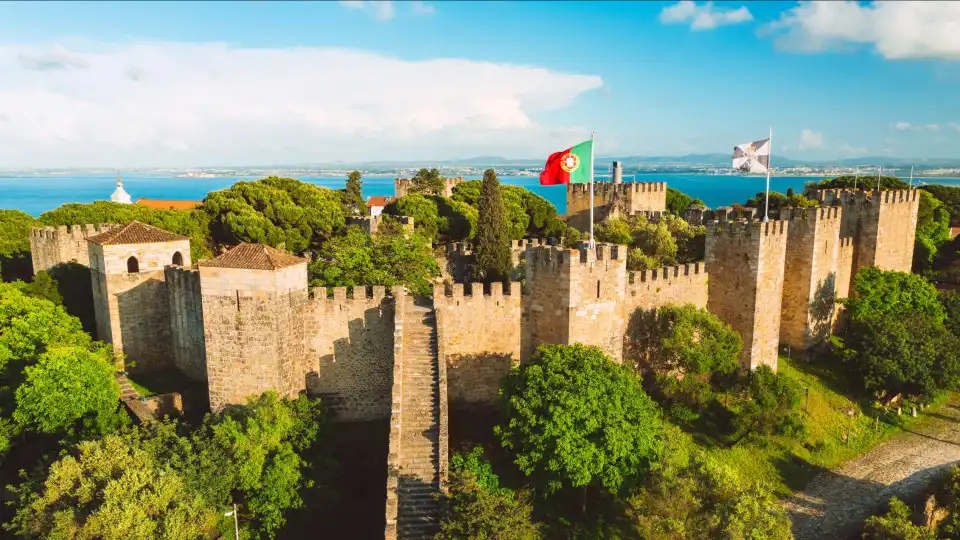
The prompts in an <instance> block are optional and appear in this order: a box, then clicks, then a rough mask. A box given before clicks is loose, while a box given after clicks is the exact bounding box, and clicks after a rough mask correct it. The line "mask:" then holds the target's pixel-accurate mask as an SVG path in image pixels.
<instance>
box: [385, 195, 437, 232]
mask: <svg viewBox="0 0 960 540" xmlns="http://www.w3.org/2000/svg"><path fill="white" fill-rule="evenodd" d="M383 213H384V214H387V215H391V216H408V217H412V218H413V226H414V228H415V229H416V230H417V232H419V233H420V234H421V235H423V236H424V238H428V239H430V240H431V241H436V240H437V239H438V238H439V236H440V211H439V209H438V208H437V202H436V199H435V198H434V197H428V196H425V195H419V194H414V195H407V196H406V197H400V198H399V199H397V200H395V201H392V202H390V203H389V204H387V206H385V207H384V208H383Z"/></svg>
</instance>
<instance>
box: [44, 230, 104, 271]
mask: <svg viewBox="0 0 960 540" xmlns="http://www.w3.org/2000/svg"><path fill="white" fill-rule="evenodd" d="M116 227H119V225H115V224H112V223H102V224H99V225H89V224H88V225H70V226H63V225H61V226H59V227H34V228H32V229H30V254H31V258H32V261H33V272H34V274H36V273H37V272H39V271H41V270H48V269H50V268H52V267H54V266H56V265H58V264H62V263H68V262H76V263H78V264H82V265H84V266H90V257H89V254H88V250H87V238H90V237H92V236H96V235H98V234H100V233H104V232H107V231H109V230H110V229H113V228H116Z"/></svg>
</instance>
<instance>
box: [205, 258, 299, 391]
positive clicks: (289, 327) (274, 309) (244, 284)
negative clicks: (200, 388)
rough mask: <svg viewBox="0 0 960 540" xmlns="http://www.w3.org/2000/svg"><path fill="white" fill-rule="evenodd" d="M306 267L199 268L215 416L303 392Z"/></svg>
mask: <svg viewBox="0 0 960 540" xmlns="http://www.w3.org/2000/svg"><path fill="white" fill-rule="evenodd" d="M306 284H307V265H306V264H296V265H293V266H290V267H287V268H283V269H280V270H276V271H269V270H247V269H235V268H217V267H207V266H202V265H201V266H200V293H201V297H202V304H203V320H204V329H203V337H204V341H205V343H206V354H207V361H206V363H207V386H208V388H209V394H210V407H211V408H212V409H214V410H217V409H219V408H222V407H223V406H225V405H229V404H233V403H243V402H244V401H245V400H246V398H247V396H251V395H256V394H260V393H262V392H264V391H266V390H270V389H272V390H276V391H277V392H278V393H279V394H280V395H282V396H290V397H294V396H296V394H297V393H299V391H300V390H303V389H305V388H306V375H307V374H306V351H305V342H306V339H305V323H304V321H305V318H306V305H307V302H308V297H307V289H306Z"/></svg>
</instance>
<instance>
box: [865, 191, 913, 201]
mask: <svg viewBox="0 0 960 540" xmlns="http://www.w3.org/2000/svg"><path fill="white" fill-rule="evenodd" d="M873 196H874V197H875V200H878V201H880V204H898V203H912V202H916V201H917V200H918V198H919V196H920V190H917V189H896V190H888V191H875V192H874V193H873Z"/></svg>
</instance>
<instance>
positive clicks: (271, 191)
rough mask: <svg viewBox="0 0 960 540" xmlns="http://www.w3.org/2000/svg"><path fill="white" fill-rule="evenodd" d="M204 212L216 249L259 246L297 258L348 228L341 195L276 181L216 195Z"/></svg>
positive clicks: (211, 195) (290, 181) (244, 185)
mask: <svg viewBox="0 0 960 540" xmlns="http://www.w3.org/2000/svg"><path fill="white" fill-rule="evenodd" d="M203 211H204V212H206V214H207V215H208V216H209V220H210V230H211V232H212V234H213V239H214V240H215V241H216V242H217V243H220V244H237V243H240V242H257V243H261V244H267V245H270V246H273V247H278V248H283V249H286V250H288V251H292V252H294V253H300V252H303V251H304V250H307V249H311V248H316V247H318V246H319V245H320V244H322V243H323V241H324V240H326V239H328V238H330V237H331V236H332V235H333V233H334V232H335V231H336V230H338V229H340V228H342V227H343V225H344V223H345V218H344V214H343V207H342V206H341V204H340V197H339V196H338V195H337V194H336V193H334V192H333V191H331V190H329V189H326V188H321V187H317V186H315V185H313V184H310V183H307V182H301V181H299V180H294V179H292V178H277V177H276V176H271V177H268V178H264V179H262V180H257V181H255V182H237V183H236V184H234V185H233V186H232V187H230V188H228V189H224V190H221V191H214V192H211V193H209V194H208V195H207V197H206V199H204V201H203Z"/></svg>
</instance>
